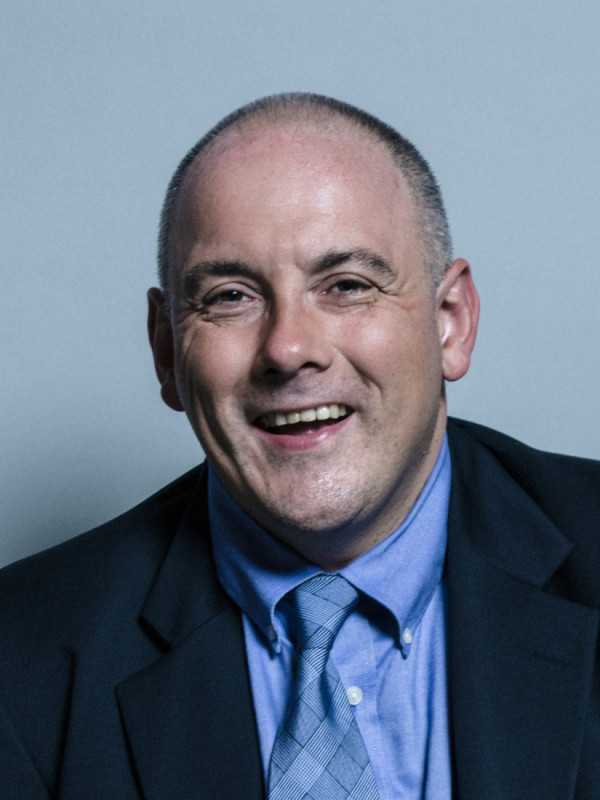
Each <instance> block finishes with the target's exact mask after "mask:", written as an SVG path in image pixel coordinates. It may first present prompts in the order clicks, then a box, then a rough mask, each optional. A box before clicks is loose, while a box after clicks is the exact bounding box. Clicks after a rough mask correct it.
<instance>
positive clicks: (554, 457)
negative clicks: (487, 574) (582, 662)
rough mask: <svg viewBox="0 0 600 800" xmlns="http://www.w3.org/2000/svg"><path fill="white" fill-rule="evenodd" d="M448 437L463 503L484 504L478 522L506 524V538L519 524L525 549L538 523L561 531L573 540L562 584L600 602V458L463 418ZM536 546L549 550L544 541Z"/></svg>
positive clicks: (456, 492) (519, 542)
mask: <svg viewBox="0 0 600 800" xmlns="http://www.w3.org/2000/svg"><path fill="white" fill-rule="evenodd" d="M448 439H449V444H450V453H451V459H452V482H453V498H454V501H455V503H456V502H458V503H460V504H462V507H463V509H464V508H465V505H468V507H469V508H470V509H472V508H476V509H477V514H478V520H479V521H482V520H483V521H487V523H486V524H489V525H490V526H491V527H494V526H495V525H499V527H500V528H501V529H502V531H503V534H502V535H503V538H504V539H506V540H508V539H509V538H510V537H509V533H508V530H507V528H508V525H507V520H509V519H510V520H512V521H513V522H515V523H518V524H515V525H514V528H515V531H516V535H515V537H514V538H513V539H511V541H512V547H513V548H514V549H515V550H519V552H521V551H522V550H523V543H525V544H526V543H527V542H530V541H531V539H530V533H531V530H532V529H533V528H537V527H538V526H541V529H542V530H544V529H545V530H550V528H552V529H553V530H557V531H559V532H560V534H561V535H562V536H563V537H565V538H566V540H567V541H568V542H569V543H570V544H569V555H568V557H567V558H566V560H565V562H564V564H563V567H562V569H561V570H560V571H559V572H558V573H557V575H556V576H555V582H556V585H557V587H559V588H560V589H561V590H562V591H563V592H564V593H565V594H567V595H569V596H572V597H573V598H576V599H578V600H580V601H581V602H584V603H587V604H588V605H591V606H593V607H598V605H600V581H598V567H597V565H598V564H599V563H600V462H598V461H594V460H591V459H586V458H577V457H574V456H568V455H562V454H558V453H548V452H544V451H542V450H537V449H535V448H533V447H529V446H527V445H525V444H523V443H522V442H519V441H517V440H516V439H513V438H512V437H510V436H506V435H505V434H502V433H499V432H498V431H494V430H492V429H490V428H486V427H484V426H482V425H475V424H473V423H469V422H463V421H462V420H450V421H449V424H448ZM492 520H493V522H492ZM544 526H549V527H544ZM536 547H537V548H538V549H539V548H540V547H542V549H543V545H541V542H540V540H538V543H537V545H536ZM533 549H535V548H533Z"/></svg>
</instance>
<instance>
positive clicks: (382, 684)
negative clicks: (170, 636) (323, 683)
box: [209, 440, 452, 800]
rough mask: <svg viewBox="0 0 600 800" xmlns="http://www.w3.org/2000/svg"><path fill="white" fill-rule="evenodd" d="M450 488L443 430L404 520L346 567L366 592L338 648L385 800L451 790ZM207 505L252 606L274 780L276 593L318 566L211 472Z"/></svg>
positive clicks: (286, 694) (231, 584) (231, 588)
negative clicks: (433, 461) (431, 464)
mask: <svg viewBox="0 0 600 800" xmlns="http://www.w3.org/2000/svg"><path fill="white" fill-rule="evenodd" d="M449 493H450V456H449V452H448V445H447V442H446V440H444V443H443V446H442V449H441V451H440V454H439V457H438V459H437V462H436V465H435V467H434V469H433V471H432V473H431V475H430V477H429V480H428V481H427V483H426V485H425V487H424V488H423V490H422V492H421V494H420V495H419V498H418V500H417V502H416V503H415V505H414V506H413V508H412V510H411V512H410V514H409V515H408V516H407V518H406V519H405V520H404V522H403V523H402V525H401V526H400V527H399V528H398V529H397V530H396V531H394V532H393V533H392V534H391V535H390V536H388V537H387V538H386V539H385V540H384V541H382V542H380V543H379V544H378V545H377V546H376V547H374V548H373V549H371V550H369V551H368V552H366V553H364V554H363V555H362V556H360V557H359V558H357V559H356V560H355V561H353V562H352V563H351V564H349V565H348V566H346V567H344V568H343V569H342V570H340V574H341V575H343V576H344V577H345V578H346V579H347V580H348V581H350V583H351V584H353V585H354V586H355V587H356V588H358V589H360V591H361V592H363V593H364V595H366V597H367V598H368V600H367V602H364V603H363V604H361V605H359V607H358V608H357V609H356V610H355V611H354V612H353V613H352V614H351V615H350V616H349V617H348V619H347V620H346V621H345V623H344V625H343V626H342V628H341V630H340V632H339V633H338V635H337V637H336V639H335V642H334V645H333V649H332V658H333V660H334V663H335V665H336V667H337V670H338V672H339V675H340V677H341V680H342V683H343V685H344V687H345V688H346V692H347V695H348V698H349V701H350V702H351V704H352V705H353V706H354V710H355V714H356V719H357V722H358V726H359V728H360V731H361V734H362V736H363V739H364V741H365V745H366V748H367V751H368V753H369V757H370V759H371V764H372V767H373V772H374V774H375V779H376V781H377V785H378V788H379V793H380V798H381V800H399V798H403V799H404V798H406V800H413V799H414V800H417V798H418V800H450V798H451V795H452V780H451V771H450V746H449V732H448V702H447V684H446V599H445V588H444V581H443V579H442V576H443V567H444V557H445V551H446V528H447V515H448V500H449ZM209 514H210V521H211V531H212V537H213V545H214V553H215V561H216V565H217V572H218V575H219V580H220V582H221V584H222V585H223V588H224V589H225V591H226V592H227V594H228V595H229V596H230V597H231V598H232V600H233V601H234V602H235V603H236V604H237V605H238V606H239V607H240V608H241V610H242V612H243V620H244V634H245V643H246V651H247V656H248V665H249V671H250V682H251V686H252V694H253V700H254V706H255V713H256V721H257V728H258V735H259V741H260V748H261V755H262V760H263V768H264V774H265V779H266V778H267V776H268V769H269V760H270V756H271V750H272V747H273V742H274V740H275V735H276V733H277V729H278V727H279V725H280V724H281V722H282V721H283V719H284V717H285V714H286V710H287V705H288V702H289V700H290V696H291V693H292V689H293V675H294V666H295V657H294V653H293V648H292V645H291V643H290V640H289V637H288V634H287V620H286V618H285V616H284V612H283V611H282V610H281V609H280V608H278V602H279V600H281V598H282V597H283V596H284V595H285V594H287V592H289V591H291V590H292V589H293V588H295V587H296V586H297V585H298V584H300V583H302V582H303V581H305V580H307V579H308V578H310V577H312V576H313V575H316V574H318V573H319V572H320V571H321V570H319V568H318V567H315V566H314V565H313V564H310V563H308V562H307V561H305V560H304V559H303V558H302V557H301V556H300V555H299V554H298V553H296V552H295V551H293V550H292V549H291V548H289V547H288V546H287V545H285V544H284V543H282V542H280V541H279V540H278V539H276V538H274V537H273V536H271V535H270V534H269V533H267V532H266V531H265V530H264V529H262V528H261V527H260V526H258V525H257V524H256V523H255V522H254V521H253V520H252V519H250V517H248V515H247V514H245V512H244V511H242V509H241V508H240V507H239V506H238V505H237V504H236V503H234V501H233V500H232V499H231V497H230V496H229V494H228V493H227V492H226V491H225V489H224V488H223V487H222V486H221V484H220V483H219V481H218V480H217V478H216V477H215V476H214V474H213V473H212V472H209ZM324 800H325V799H324Z"/></svg>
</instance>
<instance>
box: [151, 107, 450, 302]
mask: <svg viewBox="0 0 600 800" xmlns="http://www.w3.org/2000/svg"><path fill="white" fill-rule="evenodd" d="M251 120H252V121H256V122H261V121H264V122H267V123H277V122H288V123H289V122H298V123H312V124H314V123H317V124H318V123H321V124H330V125H331V124H335V122H336V121H339V120H343V121H346V122H350V123H351V125H353V126H354V127H355V128H357V129H359V130H362V131H366V132H367V133H368V134H370V135H371V137H372V138H373V139H374V140H375V141H379V142H381V143H382V144H383V145H384V146H385V147H386V149H387V150H388V152H389V154H390V155H391V158H392V161H393V163H394V164H395V165H396V167H397V168H398V169H399V171H400V173H401V174H402V175H403V176H404V179H405V180H406V183H407V185H408V188H409V191H410V193H411V198H412V201H413V205H414V208H415V212H416V227H417V235H418V236H419V238H420V240H421V244H422V247H423V260H424V268H425V270H426V273H427V274H428V276H429V279H430V281H431V283H432V285H433V286H434V287H435V286H437V285H438V284H439V282H440V281H441V279H442V277H443V275H444V272H445V271H446V269H447V268H448V267H449V265H450V263H451V261H452V241H451V237H450V230H449V227H448V220H447V217H446V212H445V209H444V204H443V201H442V195H441V192H440V189H439V186H438V183H437V181H436V179H435V176H434V174H433V172H432V171H431V168H430V167H429V164H428V163H427V161H426V160H425V159H424V158H423V156H422V155H421V154H420V153H419V151H418V150H417V148H416V147H415V146H414V145H413V144H411V143H410V142H409V141H408V140H407V139H405V138H404V137H403V136H401V135H400V134H399V133H398V132H397V131H396V130H394V128H392V127H391V126H390V125H387V124H386V123H385V122H382V121H381V120H379V119H378V118H377V117H374V116H372V115H371V114H369V113H367V112H366V111H362V110H361V109H359V108H356V107H355V106H353V105H350V104H349V103H345V102H342V101H341V100H335V99H334V98H331V97H326V96H324V95H319V94H311V93H307V92H293V93H288V94H275V95H270V96H268V97H263V98H261V99H259V100H255V101H254V102H252V103H249V104H248V105H245V106H242V107H241V108H239V109H237V110H236V111H234V112H232V113H231V114H229V115H228V116H226V117H225V118H224V119H222V120H221V121H220V122H219V123H217V124H216V125H215V126H214V128H212V129H211V130H210V131H209V132H208V133H207V134H206V135H205V136H203V137H202V139H200V141H199V142H197V143H196V144H195V145H194V146H193V147H192V149H191V150H190V151H189V152H188V153H187V154H186V155H185V156H184V158H183V159H182V161H181V162H180V164H179V166H178V167H177V169H176V170H175V174H174V175H173V177H172V178H171V181H170V183H169V187H168V189H167V194H166V196H165V200H164V203H163V207H162V212H161V217H160V230H159V241H158V275H159V281H160V286H161V288H162V290H163V292H164V293H165V295H166V296H168V295H169V262H170V252H171V237H172V231H173V226H174V217H175V209H176V206H177V201H178V197H179V190H180V188H181V186H182V184H183V182H184V179H185V177H186V174H187V171H188V169H189V168H190V166H191V165H192V163H193V162H194V161H195V159H196V157H197V156H198V155H199V154H200V153H201V152H203V151H204V150H205V149H206V148H207V147H208V146H209V145H210V144H211V143H212V142H213V141H214V140H215V139H216V138H217V137H218V136H219V134H220V133H222V132H223V131H225V130H227V129H228V128H232V127H237V128H242V127H243V125H244V124H245V123H246V122H249V121H251Z"/></svg>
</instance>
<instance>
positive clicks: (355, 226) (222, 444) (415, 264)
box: [154, 126, 445, 566]
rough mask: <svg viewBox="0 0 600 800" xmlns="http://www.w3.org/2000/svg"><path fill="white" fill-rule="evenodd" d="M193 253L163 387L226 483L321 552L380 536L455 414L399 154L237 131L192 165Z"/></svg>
mask: <svg viewBox="0 0 600 800" xmlns="http://www.w3.org/2000/svg"><path fill="white" fill-rule="evenodd" d="M175 259H176V266H175V269H174V271H173V273H172V280H171V286H172V310H171V312H170V314H171V316H170V320H169V322H168V323H167V322H166V316H165V315H163V321H162V323H161V325H162V327H161V325H158V326H157V327H156V329H155V331H159V333H158V334H155V337H154V338H155V342H154V347H155V352H156V351H157V350H161V348H162V350H163V352H165V351H168V349H169V347H170V344H169V342H168V335H169V332H168V330H167V329H168V328H169V327H170V328H171V331H172V336H173V353H174V356H173V364H172V373H171V369H170V365H169V364H168V363H167V365H166V373H168V374H167V377H166V378H163V380H164V383H163V394H164V396H165V397H166V398H167V401H168V402H169V403H170V405H172V406H174V407H179V406H180V404H181V407H183V409H184V410H185V411H186V413H187V415H188V417H189V419H190V421H191V423H192V426H193V428H194V430H195V432H196V434H197V436H198V438H199V440H200V442H201V444H202V447H203V448H204V450H205V452H206V454H207V457H208V459H209V462H210V464H211V466H212V467H213V469H214V471H215V472H216V474H217V475H218V477H219V478H220V480H221V482H222V483H223V484H224V486H225V487H226V488H227V489H228V490H229V492H230V493H231V495H232V496H233V497H234V498H235V499H236V500H237V501H238V502H239V503H240V504H241V505H242V506H243V507H244V508H245V509H246V510H247V511H248V512H249V513H250V515H251V516H253V517H254V518H255V519H256V520H257V521H258V522H259V523H261V524H262V525H263V526H264V527H265V528H266V529H267V530H269V531H270V532H271V533H273V534H274V535H276V536H278V537H280V538H281V539H283V540H284V541H287V542H288V543H289V544H290V545H291V546H292V547H294V548H295V549H297V550H298V551H300V552H302V553H304V554H305V555H307V557H309V558H311V559H312V560H315V561H317V563H319V557H320V556H319V554H320V553H321V552H322V554H323V555H322V556H321V561H322V562H323V564H328V563H330V562H331V563H333V561H338V562H340V563H341V562H345V561H348V560H351V559H352V558H354V557H355V556H356V555H358V554H359V552H362V551H364V550H366V549H369V548H370V547H371V546H372V545H373V544H375V543H376V542H377V541H379V540H380V539H382V538H384V537H385V536H386V535H387V534H389V533H390V532H391V531H392V530H393V529H394V528H395V527H396V526H397V525H398V524H399V523H400V522H401V520H402V519H403V518H404V516H405V515H406V513H407V512H408V510H409V509H410V507H411V505H412V504H413V503H414V501H415V499H416V497H417V495H418V493H419V491H420V489H421V488H422V486H423V484H424V482H425V480H426V479H427V476H428V474H429V472H430V470H431V469H432V467H433V464H434V463H435V460H436V457H437V454H438V452H439V447H440V444H441V439H442V437H443V432H444V428H445V405H444V400H443V388H442V387H443V366H442V347H441V343H440V339H441V337H442V332H441V326H440V310H439V307H440V305H441V303H440V301H439V298H436V295H435V293H434V290H432V288H431V287H430V285H429V284H428V282H427V279H426V276H425V275H424V271H423V266H422V255H421V253H420V251H419V243H418V238H417V236H416V235H415V226H414V220H413V207H412V202H411V199H410V195H409V192H408V189H407V187H406V185H405V183H404V180H403V178H402V177H401V175H400V174H399V172H398V171H397V170H396V169H395V168H394V166H393V164H392V162H391V160H390V157H389V155H388V154H387V153H386V151H385V150H384V149H383V147H380V146H379V145H377V144H376V143H372V142H370V141H369V140H368V139H366V138H364V137H363V136H361V135H360V134H357V133H356V132H354V131H350V130H344V129H342V130H341V131H339V132H338V133H337V134H336V135H335V136H334V135H333V134H332V133H327V132H323V131H318V130H317V129H316V128H314V127H308V128H302V127H300V128H298V126H296V127H295V128H292V127H291V126H289V127H285V126H279V127H274V126H272V127H270V128H266V129H264V128H263V129H262V130H259V131H252V130H248V131H245V132H244V131H243V132H242V134H241V135H240V134H238V133H229V132H225V133H224V134H222V135H221V137H219V139H218V140H217V143H216V144H215V145H214V146H213V148H212V150H210V151H209V152H207V153H206V154H205V155H204V156H203V157H202V160H201V161H200V162H199V163H197V164H196V165H195V166H194V167H192V169H191V171H190V172H189V173H188V176H187V180H186V183H185V185H184V187H183V195H182V200H180V205H179V212H178V217H177V222H176V246H175ZM160 331H162V333H160ZM156 339H158V340H159V342H158V346H157V344H156ZM165 341H166V344H165ZM162 359H163V362H165V357H164V356H162ZM166 361H167V362H168V356H167V357H166ZM163 367H164V364H163ZM159 370H160V368H159ZM166 373H165V369H163V374H166ZM172 376H174V377H172ZM328 548H333V551H334V552H335V553H336V558H335V559H333V561H332V560H331V558H329V556H327V552H328ZM342 551H343V552H342ZM338 554H341V555H340V557H339V558H338ZM335 566H339V563H337V564H336V565H335Z"/></svg>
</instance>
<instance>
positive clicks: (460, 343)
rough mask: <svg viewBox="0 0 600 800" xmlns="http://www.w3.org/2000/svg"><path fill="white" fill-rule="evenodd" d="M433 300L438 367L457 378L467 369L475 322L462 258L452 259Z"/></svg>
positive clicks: (473, 296)
mask: <svg viewBox="0 0 600 800" xmlns="http://www.w3.org/2000/svg"><path fill="white" fill-rule="evenodd" d="M436 300H437V319H438V330H439V334H440V344H441V347H442V371H443V374H444V378H445V379H446V380H447V381H457V380H458V379H459V378H462V376H463V375H464V374H465V373H466V372H467V370H468V369H469V365H470V363H471V353H472V351H473V347H474V346H475V338H476V336H477V324H478V322H479V296H478V294H477V289H476V288H475V284H474V283H473V276H472V275H471V268H470V267H469V264H468V262H467V261H465V259H464V258H458V259H456V261H454V262H452V264H451V265H450V267H449V269H448V270H447V271H446V274H445V275H444V277H443V279H442V281H441V283H440V285H439V287H438V290H437V292H436Z"/></svg>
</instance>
